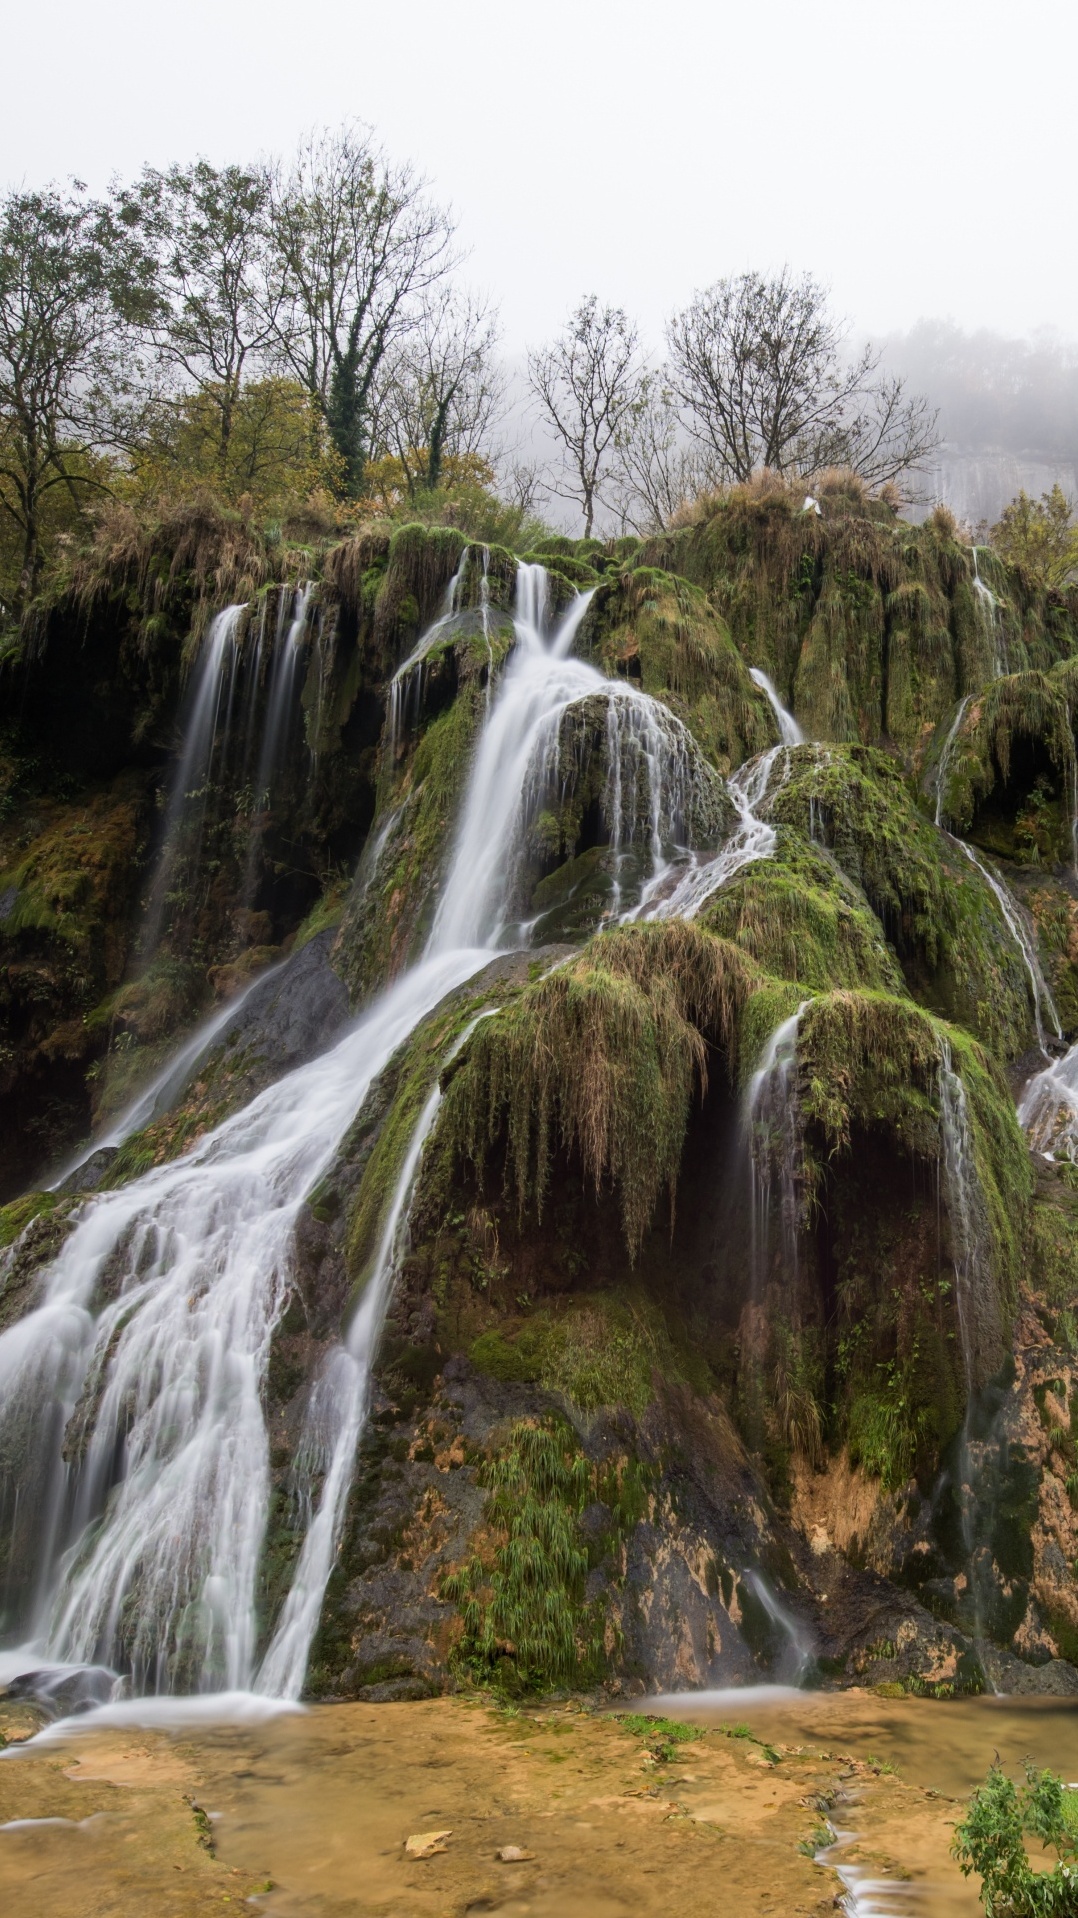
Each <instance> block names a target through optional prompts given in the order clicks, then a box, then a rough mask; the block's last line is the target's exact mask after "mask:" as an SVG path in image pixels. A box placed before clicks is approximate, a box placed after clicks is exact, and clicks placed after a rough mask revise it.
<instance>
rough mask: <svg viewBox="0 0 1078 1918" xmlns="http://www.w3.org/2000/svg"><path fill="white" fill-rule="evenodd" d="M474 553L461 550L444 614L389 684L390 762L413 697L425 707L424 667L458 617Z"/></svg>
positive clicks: (487, 562)
mask: <svg viewBox="0 0 1078 1918" xmlns="http://www.w3.org/2000/svg"><path fill="white" fill-rule="evenodd" d="M482 550H483V582H484V588H485V591H484V595H483V602H482V603H483V606H484V609H485V612H484V624H483V630H484V633H486V631H487V625H486V618H487V613H488V612H489V596H488V594H489V581H488V568H489V565H490V549H489V547H486V546H484V547H483V549H482ZM471 553H472V548H471V547H470V546H465V547H464V548H463V549H462V551H461V555H460V560H459V562H458V564H457V570H456V572H455V573H454V574H453V577H452V579H451V580H450V582H449V585H448V586H447V587H446V589H445V599H444V600H443V602H442V610H441V612H440V613H439V615H438V618H437V619H436V620H435V622H434V624H433V626H428V628H427V630H426V632H425V633H423V635H422V636H421V638H420V640H419V643H418V645H416V646H415V647H414V648H413V650H412V651H411V652H410V653H409V655H408V657H407V659H405V660H403V661H402V662H401V664H400V665H399V666H398V667H397V670H396V672H395V673H394V675H393V677H392V679H391V680H390V682H389V698H388V706H387V713H386V737H387V741H388V747H389V755H390V759H391V761H392V759H393V757H394V756H395V753H396V749H397V746H398V745H399V743H400V740H401V738H402V737H403V734H404V729H405V726H406V724H407V720H408V713H409V709H410V707H411V705H412V703H413V697H414V700H415V703H416V704H417V705H418V704H421V703H422V698H423V667H424V664H425V662H426V659H427V656H428V654H429V653H430V652H431V650H432V648H433V647H435V646H436V645H437V644H438V642H439V641H440V640H441V639H443V638H445V636H446V634H447V632H448V630H449V628H450V626H451V624H452V622H453V620H454V619H455V618H456V617H457V614H458V612H459V610H460V597H461V593H462V592H463V590H464V581H465V579H466V577H467V573H468V567H469V564H470V561H471ZM487 647H488V652H489V649H490V640H489V635H488V638H487Z"/></svg>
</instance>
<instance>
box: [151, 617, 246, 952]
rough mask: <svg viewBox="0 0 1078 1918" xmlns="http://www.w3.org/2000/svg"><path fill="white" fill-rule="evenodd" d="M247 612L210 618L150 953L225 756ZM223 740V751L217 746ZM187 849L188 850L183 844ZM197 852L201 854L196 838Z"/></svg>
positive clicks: (155, 900)
mask: <svg viewBox="0 0 1078 1918" xmlns="http://www.w3.org/2000/svg"><path fill="white" fill-rule="evenodd" d="M246 615H247V607H246V604H244V605H236V606H226V607H225V608H224V610H223V611H222V612H220V613H216V614H215V615H214V617H213V619H212V620H211V622H210V625H209V628H208V630H207V633H206V636H205V638H204V640H203V642H202V648H201V652H200V655H199V662H198V668H197V671H196V673H195V678H194V683H193V687H192V692H191V696H190V700H189V705H188V712H187V719H186V723H185V725H184V729H183V745H182V747H181V750H180V757H179V761H178V763H177V766H176V770H175V773H174V774H173V777H172V781H171V785H170V788H169V796H168V801H167V804H166V808H165V823H164V828H163V831H162V834H161V850H160V853H159V855H158V860H157V869H156V872H155V873H154V877H153V880H152V882H151V886H150V899H149V907H148V910H147V915H146V924H145V927H144V929H143V937H142V943H143V949H144V951H145V952H146V953H147V954H150V953H152V952H153V950H154V948H155V946H156V945H157V941H158V937H159V935H160V931H161V922H162V920H163V918H164V912H165V904H166V899H167V893H168V887H169V882H170V880H171V878H172V876H173V872H174V869H175V865H176V859H177V855H178V852H179V845H178V840H179V836H180V828H181V826H184V827H186V828H187V829H188V830H190V828H191V827H192V826H194V828H195V830H196V834H197V833H200V832H201V825H202V821H203V818H204V815H205V810H206V787H207V784H208V782H209V780H210V778H211V777H212V775H213V772H214V770H215V769H216V770H219V764H218V766H217V768H215V763H214V762H215V760H217V761H218V762H220V761H221V760H223V757H224V752H225V748H226V746H227V732H228V724H229V722H230V721H231V716H232V700H233V697H234V692H235V679H236V665H237V653H238V646H239V640H240V636H241V633H242V630H243V624H244V621H245V619H246ZM226 684H227V686H228V690H229V696H228V699H227V702H226V708H225V725H224V726H223V727H222V726H221V723H220V722H221V699H222V694H223V693H224V690H225V686H226ZM218 746H220V751H218V750H217V748H218ZM185 850H189V849H187V848H185ZM193 850H194V854H195V856H197V844H196V846H195V848H194V849H193Z"/></svg>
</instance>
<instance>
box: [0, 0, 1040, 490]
mask: <svg viewBox="0 0 1078 1918" xmlns="http://www.w3.org/2000/svg"><path fill="white" fill-rule="evenodd" d="M5 46H6V51H7V54H8V65H9V81H10V84H9V87H8V89H7V98H6V105H5V114H4V118H3V121H2V123H0V183H2V184H4V185H6V186H16V185H20V184H39V183H42V182H44V181H46V180H49V179H56V180H59V181H64V180H67V179H70V178H72V177H75V178H78V179H80V180H83V181H85V182H87V184H88V185H89V187H90V189H91V190H92V191H94V192H101V191H104V190H105V189H106V187H107V185H108V183H109V181H110V180H111V179H113V178H114V177H116V176H120V177H127V178H130V177H133V176H134V175H135V174H137V173H138V171H139V170H140V169H141V168H142V166H143V165H144V164H149V165H151V166H161V167H167V166H168V165H170V164H171V163H173V162H176V161H187V160H189V159H191V158H193V157H194V156H195V155H204V156H205V157H206V158H208V159H209V160H210V161H211V162H212V163H214V164H215V165H223V164H226V163H229V162H233V161H237V160H247V159H250V158H253V157H254V156H256V155H258V154H266V153H270V152H280V151H282V150H287V149H289V148H291V147H293V146H294V144H295V142H296V140H297V139H298V138H299V137H300V136H301V135H302V134H303V133H304V132H305V131H306V130H308V129H310V128H312V127H314V126H317V125H331V124H339V123H340V122H342V121H344V120H347V119H349V118H353V117H354V118H356V119H359V120H361V121H364V122H366V123H368V124H369V125H371V126H372V127H373V128H374V129H375V130H376V133H377V136H378V138H379V140H380V141H381V143H382V144H383V145H384V147H385V149H386V151H387V153H389V154H390V155H391V156H393V157H394V158H396V159H398V160H401V161H405V160H407V161H411V162H413V163H414V164H415V166H416V167H417V169H418V170H419V171H420V172H421V173H423V174H424V175H425V176H426V177H427V179H428V180H429V182H430V185H431V190H432V192H433V193H434V194H435V195H436V196H437V198H438V199H439V201H441V202H443V203H447V204H448V205H449V206H451V208H452V209H453V212H454V214H455V216H456V218H457V221H458V234H459V239H460V243H461V247H462V251H463V252H464V254H465V256H466V267H465V271H466V276H467V279H468V281H469V282H470V284H471V285H473V286H474V287H476V288H478V289H479V290H480V291H481V292H483V293H485V294H487V295H488V296H489V297H490V299H491V300H492V301H493V302H495V303H496V304H497V306H498V308H499V310H500V315H501V352H502V354H503V357H504V359H505V362H506V366H507V370H508V374H509V394H510V399H511V401H512V404H511V405H510V409H509V412H508V415H507V418H506V420H505V422H504V426H503V439H504V441H505V443H506V445H507V446H508V445H509V444H510V443H511V442H513V443H515V442H520V447H521V452H522V453H523V455H524V457H527V456H528V454H529V452H530V453H532V454H539V455H543V454H544V452H545V448H544V444H543V441H542V436H541V433H540V432H539V429H538V427H537V426H536V423H535V420H534V417H533V416H532V414H531V413H530V412H529V410H528V408H527V406H526V405H525V404H524V403H523V400H522V369H523V364H524V355H525V351H526V349H527V348H528V347H529V346H531V347H534V346H536V345H539V344H541V343H542V342H543V341H544V340H546V339H549V338H550V337H551V336H552V335H553V334H554V333H555V332H556V331H557V329H558V328H559V327H560V326H561V325H562V323H563V322H564V320H565V318H566V315H567V314H568V312H569V311H570V309H571V308H572V307H573V306H574V305H575V304H576V302H577V301H578V300H579V299H580V298H581V297H582V296H583V295H584V294H586V293H589V292H594V293H596V294H597V295H598V297H599V299H600V301H602V302H607V303H610V304H612V305H617V306H620V307H624V308H625V310H626V311H627V312H628V313H629V315H630V316H631V318H632V319H633V320H634V321H635V322H636V323H637V324H638V326H639V328H640V335H641V340H642V343H643V344H644V345H645V346H646V347H647V348H648V349H649V350H650V351H651V352H652V353H653V354H655V355H656V356H658V355H659V354H660V353H661V351H662V339H663V329H664V325H665V322H666V320H667V319H668V317H669V315H670V314H671V312H673V311H674V310H676V309H677V308H678V307H680V306H682V305H684V303H685V302H686V301H687V300H688V299H689V298H691V296H692V293H693V291H694V290H695V289H696V288H698V287H701V286H705V285H708V284H710V283H712V282H713V281H714V280H715V279H717V278H719V277H720V276H722V275H727V274H734V273H739V272H742V271H745V270H747V269H749V268H758V269H760V270H762V271H773V270H775V269H777V268H779V267H781V266H782V265H783V264H784V263H785V264H789V266H790V267H791V268H792V270H793V271H794V272H803V271H809V272H811V273H813V274H814V275H816V276H817V277H818V278H819V279H821V280H822V281H824V282H826V283H827V285H828V286H829V287H830V289H831V296H832V305H833V307H834V310H835V311H836V312H837V313H839V314H843V315H845V316H847V318H848V320H849V322H850V327H851V342H856V341H860V340H863V339H868V338H870V339H872V340H873V341H874V342H876V344H877V345H880V346H882V347H883V348H884V350H885V361H886V364H887V365H888V366H889V367H891V368H892V369H894V370H895V371H897V372H900V373H902V374H903V375H905V376H906V378H907V379H908V382H909V385H910V387H911V388H912V389H916V390H920V391H923V392H924V393H926V394H927V395H928V396H929V397H930V399H931V400H932V402H933V404H934V405H937V406H938V407H939V409H940V427H941V430H942V432H943V434H944V437H945V445H944V447H943V448H942V449H941V451H940V454H939V455H938V458H937V459H936V461H935V463H934V465H933V467H932V470H931V471H929V472H928V473H926V474H925V475H924V476H923V480H922V486H921V490H922V491H923V493H924V495H925V499H926V501H930V500H932V499H934V498H937V497H941V498H945V499H946V500H947V501H948V502H949V503H950V504H951V505H952V507H953V508H954V510H955V511H956V512H957V513H958V514H959V515H960V517H962V518H963V519H965V520H968V521H970V522H971V523H977V522H979V521H981V520H988V521H992V520H993V519H995V518H996V517H997V516H998V513H999V510H1000V507H1001V506H1002V505H1003V503H1004V502H1005V501H1006V500H1008V499H1010V498H1011V497H1012V496H1013V494H1014V493H1015V492H1016V490H1017V489H1018V488H1019V487H1025V489H1026V490H1027V491H1030V492H1032V493H1034V494H1039V493H1041V492H1043V491H1044V490H1046V489H1047V488H1048V487H1050V486H1051V485H1052V483H1053V482H1054V481H1055V480H1057V479H1058V480H1059V481H1060V483H1061V484H1062V486H1063V488H1064V490H1065V491H1066V492H1067V493H1068V495H1069V496H1071V497H1072V498H1073V497H1074V496H1075V495H1076V493H1078V468H1076V461H1078V346H1076V342H1078V252H1076V250H1075V249H1073V248H1072V247H1070V246H1068V245H1067V244H1066V239H1065V230H1064V228H1063V227H1062V226H1061V214H1062V213H1063V212H1064V208H1065V207H1066V206H1067V204H1068V201H1069V179H1070V174H1071V167H1072V152H1071V147H1072V136H1071V124H1072V101H1071V92H1072V79H1071V76H1072V74H1073V72H1074V68H1075V55H1076V54H1078V10H1075V9H1070V8H1064V7H1063V6H1061V5H1060V4H1058V0H1027V4H1026V5H1025V6H1024V7H1023V8H1022V10H1021V13H1020V15H1019V14H1016V12H1015V10H1014V8H1013V6H1011V5H1010V4H1002V3H1001V0H979V3H978V4H971V3H970V0H906V4H904V5H903V6H902V7H901V8H883V7H873V8H866V7H865V6H864V4H863V0H816V4H814V5H812V6H810V7H807V6H805V5H804V4H803V0H773V3H772V4H771V5H770V6H769V7H768V8H767V10H766V14H765V13H763V12H761V10H759V9H757V8H752V7H746V6H745V5H744V4H743V0H742V3H741V4H738V5H734V4H730V0H683V4H682V5H681V6H680V7H679V8H677V9H676V10H673V11H670V10H660V9H657V8H656V7H655V6H654V5H651V4H641V3H640V0H621V3H619V4H614V0H549V3H548V4H547V5H546V6H545V7H544V8H543V10H542V12H541V13H539V14H532V13H531V12H527V11H524V10H510V9H506V8H505V7H504V6H502V5H497V4H494V0H457V4H455V5H454V6H453V7H447V6H445V5H444V4H440V3H438V0H412V4H411V5H410V6H409V7H408V9H407V10H406V12H405V11H403V10H401V9H399V8H375V7H373V6H371V5H369V4H364V3H363V0H360V4H355V3H354V0H308V4H307V5H306V6H305V7H304V8H303V9H302V10H297V9H296V8H295V7H294V6H292V5H286V4H285V0H187V4H185V6H184V7H183V8H182V10H178V11H177V10H172V9H168V10H165V9H148V8H146V7H145V6H144V5H141V4H135V0H96V4H95V5H94V6H93V7H89V8H88V7H86V6H85V5H84V4H81V0H78V3H77V0H43V3H42V4H40V5H38V6H37V7H35V8H34V9H29V8H26V9H21V10H19V11H18V13H16V14H15V15H14V16H13V18H12V19H11V20H10V21H9V22H8V23H7V25H6V32H5ZM914 510H916V509H914ZM551 516H552V517H558V516H559V513H558V508H557V506H556V503H553V510H552V514H551ZM562 517H563V518H564V519H565V523H566V524H567V525H568V524H571V523H572V522H573V520H574V515H573V514H572V512H571V511H569V510H568V509H567V510H566V512H565V513H564V514H563V515H562Z"/></svg>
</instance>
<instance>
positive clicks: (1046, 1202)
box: [1029, 1187, 1078, 1311]
mask: <svg viewBox="0 0 1078 1918" xmlns="http://www.w3.org/2000/svg"><path fill="white" fill-rule="evenodd" d="M1076 1199H1078V1195H1076V1194H1074V1193H1068V1192H1067V1190H1066V1188H1065V1187H1064V1188H1061V1189H1059V1190H1058V1191H1056V1190H1054V1191H1052V1192H1051V1194H1050V1195H1049V1194H1048V1193H1047V1192H1045V1190H1044V1188H1043V1187H1042V1189H1041V1192H1040V1193H1039V1194H1038V1197H1037V1199H1036V1200H1035V1201H1034V1204H1033V1211H1032V1221H1031V1232H1030V1256H1029V1280H1030V1284H1031V1285H1032V1286H1033V1287H1034V1289H1035V1290H1036V1291H1038V1292H1042V1293H1043V1294H1044V1296H1045V1299H1046V1300H1047V1302H1048V1304H1049V1305H1052V1306H1056V1307H1061V1308H1064V1309H1070V1310H1072V1311H1073V1309H1074V1307H1075V1304H1076V1303H1078V1203H1076Z"/></svg>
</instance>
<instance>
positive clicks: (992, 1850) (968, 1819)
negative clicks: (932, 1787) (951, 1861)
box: [952, 1761, 1078, 1918]
mask: <svg viewBox="0 0 1078 1918" xmlns="http://www.w3.org/2000/svg"><path fill="white" fill-rule="evenodd" d="M1027 1837H1028V1838H1033V1839H1038V1840H1039V1841H1040V1844H1041V1847H1042V1849H1043V1850H1045V1851H1049V1850H1051V1851H1055V1853H1056V1856H1057V1859H1058V1862H1057V1863H1056V1864H1055V1865H1054V1866H1053V1867H1052V1869H1051V1870H1050V1871H1036V1870H1035V1869H1034V1868H1033V1866H1032V1865H1031V1864H1030V1862H1029V1858H1028V1855H1027V1851H1026V1839H1027ZM952 1850H953V1852H954V1856H955V1858H956V1859H957V1860H958V1865H959V1868H960V1870H961V1871H962V1873H963V1875H964V1876H965V1877H967V1878H968V1877H969V1876H970V1875H971V1873H973V1872H977V1873H978V1874H979V1876H980V1879H981V1896H982V1899H983V1902H984V1909H985V1913H986V1918H1075V1914H1078V1817H1076V1815H1075V1809H1072V1806H1071V1804H1070V1802H1069V1801H1068V1799H1067V1797H1066V1795H1065V1791H1064V1786H1063V1781H1062V1779H1060V1778H1058V1777H1057V1776H1056V1774H1055V1773H1054V1772H1052V1771H1047V1770H1045V1771H1037V1770H1036V1768H1035V1767H1034V1766H1033V1765H1031V1764H1029V1763H1028V1761H1027V1764H1026V1782H1025V1784H1024V1785H1021V1786H1016V1785H1015V1784H1014V1783H1013V1781H1012V1780H1011V1779H1010V1778H1008V1777H1007V1775H1006V1773H1005V1772H1004V1771H1003V1769H1002V1767H1001V1766H999V1765H998V1764H996V1765H993V1766H992V1767H991V1770H990V1771H989V1773H988V1776H987V1777H986V1779H985V1781H984V1784H983V1785H980V1786H979V1787H978V1788H977V1790H976V1791H975V1792H974V1793H973V1796H972V1797H971V1799H970V1801H969V1808H968V1810H967V1813H966V1816H965V1818H964V1820H963V1821H962V1823H961V1824H960V1825H959V1826H958V1828H957V1830H956V1831H955V1836H954V1844H953V1846H952Z"/></svg>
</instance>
